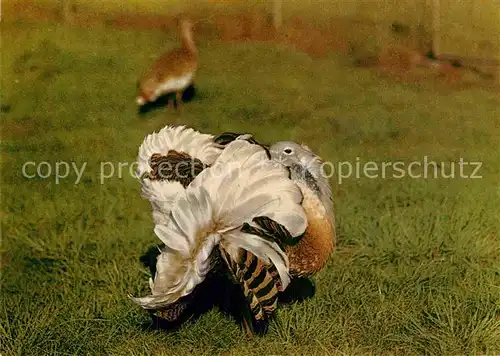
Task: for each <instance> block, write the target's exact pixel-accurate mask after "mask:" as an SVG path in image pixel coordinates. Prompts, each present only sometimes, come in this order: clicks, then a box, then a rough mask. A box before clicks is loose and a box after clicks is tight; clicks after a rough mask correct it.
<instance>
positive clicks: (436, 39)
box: [432, 0, 441, 58]
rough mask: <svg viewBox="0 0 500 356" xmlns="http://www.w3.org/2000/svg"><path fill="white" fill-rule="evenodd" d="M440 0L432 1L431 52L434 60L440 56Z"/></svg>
mask: <svg viewBox="0 0 500 356" xmlns="http://www.w3.org/2000/svg"><path fill="white" fill-rule="evenodd" d="M440 5H441V4H440V0H433V1H432V52H433V54H434V56H435V57H436V58H438V57H439V54H440V50H441V48H440V40H441V31H440V27H441V6H440Z"/></svg>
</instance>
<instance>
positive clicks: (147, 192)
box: [137, 126, 222, 223]
mask: <svg viewBox="0 0 500 356" xmlns="http://www.w3.org/2000/svg"><path fill="white" fill-rule="evenodd" d="M170 150H174V151H176V152H183V153H186V154H188V155H189V156H191V157H192V158H193V159H195V158H196V159H199V160H200V161H201V162H202V163H203V164H205V165H211V164H213V163H214V161H215V160H216V159H217V157H218V156H219V155H220V154H221V152H222V150H221V148H220V147H219V146H218V145H217V144H215V143H214V136H212V135H209V134H202V133H200V132H198V131H196V130H194V129H192V128H186V127H185V126H166V127H164V128H163V129H161V130H160V131H159V132H158V133H156V132H154V133H152V134H150V135H148V136H146V138H145V139H144V141H143V143H142V144H141V146H140V148H139V154H138V157H137V164H138V168H137V175H138V177H139V178H140V180H141V185H142V187H141V196H142V197H143V198H145V199H147V200H149V201H150V202H151V205H152V208H153V218H154V221H155V223H165V222H166V219H167V218H168V214H169V212H170V207H171V206H173V204H174V203H175V201H176V199H177V197H178V194H179V193H181V192H183V191H184V187H183V186H182V185H181V184H180V183H179V182H176V181H157V180H150V179H142V176H143V175H144V174H145V173H147V172H149V171H150V170H151V168H150V166H149V159H150V158H151V156H152V155H153V154H155V153H159V154H162V155H166V154H167V153H168V152H169V151H170Z"/></svg>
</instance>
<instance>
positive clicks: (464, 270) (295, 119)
mask: <svg viewBox="0 0 500 356" xmlns="http://www.w3.org/2000/svg"><path fill="white" fill-rule="evenodd" d="M174 36H175V35H174V34H172V33H161V32H134V31H131V30H130V31H129V30H121V31H117V30H115V31H113V30H109V29H104V28H103V29H100V28H89V29H83V28H76V27H73V28H71V27H63V26H57V25H48V24H41V23H40V24H37V25H33V24H26V23H22V22H18V23H9V22H7V23H6V22H3V23H2V40H3V41H2V64H1V71H2V91H1V95H2V103H1V104H2V107H1V109H2V113H1V115H2V143H1V145H2V163H1V166H2V170H1V175H2V205H1V218H2V244H1V270H0V271H1V298H0V321H1V322H0V353H1V354H2V355H66V354H68V355H87V354H88V355H151V354H154V355H159V354H163V355H216V354H224V355H329V354H401V355H408V354H436V355H457V354H490V355H493V354H498V353H500V287H499V286H500V257H499V256H500V236H499V231H500V226H499V225H500V181H499V178H500V141H499V137H500V109H499V96H498V93H494V92H492V91H488V90H486V89H481V88H475V87H473V86H471V87H470V88H469V89H464V86H462V87H461V89H453V88H451V87H450V86H448V85H445V84H440V83H438V82H436V81H428V82H421V83H405V82H401V81H395V80H392V79H387V78H382V77H380V76H378V75H377V74H376V73H375V72H373V71H370V70H364V69H356V68H353V67H352V66H351V65H350V62H349V60H348V59H347V58H342V57H338V56H335V55H333V54H332V55H331V56H329V57H326V58H320V59H312V58H310V57H308V56H307V55H306V54H303V53H300V52H296V51H294V50H293V49H291V48H288V47H281V46H280V47H278V46H275V45H270V44H251V43H245V44H243V43H240V44H237V43H233V44H229V43H220V42H217V41H208V40H202V39H200V40H199V51H200V63H201V67H200V70H199V74H198V79H197V82H196V85H197V90H198V92H197V96H196V98H195V100H193V101H192V102H190V103H187V104H185V106H184V107H183V109H182V112H181V113H176V112H168V110H167V109H166V108H165V109H159V110H156V111H153V112H150V113H148V114H146V115H143V116H139V115H138V114H137V108H136V106H135V103H134V97H135V90H136V81H137V79H138V77H139V75H140V74H141V73H142V72H143V71H144V70H145V69H146V68H147V66H148V65H149V64H150V63H152V61H153V60H154V59H155V58H156V56H157V55H159V54H160V53H161V52H162V51H163V50H164V49H166V48H169V47H170V46H172V45H174V44H176V42H175V37H174ZM167 124H185V125H187V126H190V127H193V128H196V129H198V130H201V131H203V132H207V133H213V134H217V133H220V132H222V131H241V132H251V133H253V134H254V135H255V137H256V138H257V139H258V140H260V141H262V142H273V141H277V140H285V139H286V140H294V141H298V142H302V143H305V144H307V145H308V146H309V147H311V148H312V149H313V150H315V151H316V152H318V153H319V154H320V155H321V156H322V157H323V158H324V159H325V160H326V161H328V162H330V163H331V165H330V166H333V167H335V168H336V171H335V174H333V176H332V179H331V181H332V184H333V187H334V201H335V209H336V221H337V228H338V246H337V250H336V252H335V253H334V254H333V255H332V257H331V259H330V261H329V263H328V265H327V267H326V268H325V269H324V270H322V271H321V272H320V273H318V274H317V275H316V276H314V280H315V281H316V286H317V293H316V296H315V297H314V298H313V299H310V300H307V301H304V302H301V303H295V304H292V305H285V306H282V307H280V308H279V310H278V312H277V317H276V319H275V320H274V321H273V322H272V323H271V326H270V331H269V333H268V334H267V335H266V336H264V337H257V338H254V339H251V340H249V339H247V338H246V337H245V335H244V334H243V332H242V331H241V330H240V329H239V327H238V325H236V324H235V323H234V322H233V320H231V319H230V318H229V317H226V316H224V315H223V314H221V313H220V312H219V311H218V310H216V309H214V310H212V311H210V312H208V313H207V314H205V315H203V316H202V317H201V318H200V319H199V320H197V321H196V322H193V323H187V324H185V325H184V326H183V327H182V328H181V329H180V330H179V331H177V332H172V333H167V332H165V331H155V330H152V329H149V328H148V327H147V325H148V322H149V320H150V318H149V316H148V314H147V313H146V312H144V311H143V310H141V309H140V308H139V307H137V306H136V305H135V304H133V303H132V302H131V300H130V299H129V298H128V297H127V294H129V293H131V294H133V295H137V296H138V295H144V294H146V293H147V292H148V283H147V279H148V277H149V272H148V270H147V269H146V268H144V267H143V266H142V265H141V263H140V261H139V257H140V256H141V255H142V254H143V253H144V252H146V250H147V249H148V248H149V247H151V246H154V245H155V244H156V243H158V242H159V240H158V239H157V238H156V237H155V235H154V234H153V224H152V217H151V214H150V205H149V203H148V202H147V201H145V200H143V199H142V198H141V197H140V196H139V190H140V189H139V182H138V181H137V180H136V179H135V178H134V177H133V176H132V175H131V174H130V170H129V167H130V165H131V164H132V163H133V162H134V161H135V159H136V155H137V151H138V147H139V145H140V144H141V142H142V140H143V139H144V137H145V135H147V134H148V133H150V132H153V131H154V130H159V129H160V128H162V127H163V126H164V125H167ZM425 157H427V158H426V159H427V161H434V162H436V167H437V168H438V170H439V172H438V173H439V176H438V177H437V178H434V176H433V174H434V166H432V165H430V166H429V167H428V172H427V173H428V176H427V178H425V177H423V173H424V169H423V167H421V166H420V167H419V166H418V163H420V164H423V163H424V159H425ZM461 159H462V162H464V163H469V164H463V165H462V167H463V168H462V172H460V166H459V163H460V160H461ZM370 161H371V162H373V163H370V164H369V165H368V166H369V167H372V168H371V169H370V168H369V169H368V170H367V171H366V172H364V171H363V167H365V164H366V163H367V162H370ZM26 162H34V163H33V164H31V165H28V166H24V167H25V168H26V171H25V172H26V175H24V176H23V170H22V169H23V165H24V164H25V163H26ZM41 162H47V163H42V165H41V168H40V173H41V175H42V176H47V175H48V173H49V170H48V169H49V167H50V169H51V172H50V173H52V175H50V176H48V177H47V178H42V177H40V176H37V175H36V168H37V167H38V165H39V164H40V163H41ZM58 162H59V163H58ZM61 162H66V163H67V164H68V166H69V167H70V170H69V173H68V174H67V176H66V177H65V178H60V179H59V181H56V180H55V177H54V173H55V169H56V166H57V167H58V169H59V173H60V174H62V175H65V174H64V173H65V172H66V170H65V168H66V165H65V164H64V163H61ZM384 162H385V163H386V169H385V174H384V175H385V177H382V170H381V167H382V163H384ZM394 162H401V163H400V164H399V167H400V168H403V169H407V168H408V167H409V166H410V164H411V163H412V162H417V164H414V165H413V166H411V167H413V169H412V171H411V172H410V173H412V174H413V177H410V176H409V175H408V171H407V172H406V174H405V176H404V177H401V175H402V174H401V172H399V171H396V170H393V169H391V167H393V166H391V165H389V164H394ZM471 162H481V163H482V165H481V166H480V167H479V166H478V167H479V169H478V170H477V171H476V172H474V171H475V170H476V168H475V167H476V166H477V164H473V163H471ZM349 164H350V165H351V167H352V168H353V172H352V174H351V176H350V177H345V176H347V175H348V174H347V173H348V167H349ZM357 164H358V167H360V170H359V172H358V174H356V165H357ZM452 165H454V166H455V168H454V169H455V172H454V176H455V177H454V178H444V177H441V170H444V173H445V174H446V175H450V173H451V166H452ZM75 167H76V169H77V170H78V171H79V172H82V173H81V175H79V174H77V173H76V172H75ZM119 167H121V170H119ZM373 167H377V168H375V169H374V168H373ZM338 168H341V169H342V174H343V175H344V178H343V179H339V174H338ZM112 169H113V170H114V171H112ZM330 173H331V172H330ZM472 173H474V176H475V177H478V176H480V177H481V178H476V179H472V178H465V176H471V175H472ZM419 174H420V175H422V176H421V177H420V178H419V177H418V175H419ZM28 175H29V176H30V177H31V178H30V177H28ZM374 175H378V177H373V176H374ZM33 176H34V177H33ZM369 176H371V177H372V178H370V177H369Z"/></svg>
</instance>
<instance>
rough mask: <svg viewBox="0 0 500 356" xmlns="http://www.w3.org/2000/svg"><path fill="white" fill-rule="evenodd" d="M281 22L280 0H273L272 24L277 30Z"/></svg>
mask: <svg viewBox="0 0 500 356" xmlns="http://www.w3.org/2000/svg"><path fill="white" fill-rule="evenodd" d="M282 23H283V13H282V0H274V1H273V25H274V28H275V29H276V30H277V29H279V28H280V27H281V24H282Z"/></svg>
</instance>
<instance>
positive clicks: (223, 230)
mask: <svg viewBox="0 0 500 356" xmlns="http://www.w3.org/2000/svg"><path fill="white" fill-rule="evenodd" d="M248 136H249V135H243V136H242V137H241V138H238V137H236V138H235V139H234V140H233V141H232V142H230V143H229V144H227V145H226V146H225V147H224V149H223V150H222V149H221V148H220V146H221V145H220V144H218V143H217V142H215V140H214V139H213V137H211V136H210V135H204V134H200V133H198V132H196V131H194V130H192V129H186V128H184V127H176V128H172V127H167V128H165V129H163V130H162V131H161V132H160V133H158V134H152V135H149V136H148V137H146V139H145V141H144V142H143V144H142V145H141V147H140V149H139V157H138V161H139V168H138V173H139V175H140V177H141V182H142V184H143V196H144V197H146V198H147V199H149V200H150V201H151V202H152V206H153V216H154V218H155V223H156V226H155V233H156V234H157V236H158V237H159V238H160V239H161V240H162V241H163V242H164V243H165V245H166V248H164V249H162V251H161V253H160V254H159V255H158V257H157V262H156V272H155V275H154V279H153V278H151V279H150V287H151V290H152V294H151V295H150V296H146V297H143V298H134V300H135V301H136V302H137V303H138V304H139V305H141V306H142V307H144V308H145V309H155V310H157V311H159V313H161V314H162V315H163V316H165V317H167V318H171V317H175V315H177V314H179V313H180V312H182V310H183V309H185V308H184V306H185V305H186V303H185V302H186V301H188V302H189V296H190V295H191V294H192V293H194V292H195V290H196V287H197V286H198V285H200V284H202V282H203V281H204V279H205V278H206V276H207V274H209V273H214V271H220V268H219V267H220V266H221V265H222V266H223V267H224V268H223V269H225V270H226V271H229V272H230V274H231V276H232V278H233V280H234V282H235V283H237V284H240V286H241V288H242V291H243V294H244V296H245V298H246V300H247V302H248V308H246V309H245V308H243V311H244V312H246V314H247V316H246V317H245V318H244V325H245V328H246V330H247V332H249V333H253V331H254V329H255V328H259V329H262V330H266V329H267V319H268V316H269V315H271V314H272V313H273V311H274V309H275V308H276V306H277V296H278V292H279V291H283V290H284V289H285V288H286V287H287V285H288V284H289V276H288V260H287V257H286V255H285V254H284V253H283V251H282V250H281V248H280V247H279V245H278V243H277V242H276V241H274V240H273V239H269V238H268V237H266V236H261V235H258V234H253V230H252V228H253V227H252V225H255V226H258V224H257V223H256V221H257V220H256V219H258V218H259V217H260V218H263V219H264V220H266V221H267V220H268V221H271V222H272V223H274V224H276V226H282V227H283V229H282V230H283V231H286V233H287V237H288V236H291V237H292V238H294V237H296V236H298V235H301V234H302V233H303V232H304V230H305V227H306V218H305V215H304V211H303V209H302V207H301V206H300V200H301V194H300V190H299V189H298V188H297V186H296V185H295V184H293V182H292V181H291V180H290V179H289V173H288V171H287V170H286V169H285V168H284V167H283V166H281V165H276V164H275V163H274V162H272V161H271V160H270V157H269V153H268V152H266V150H265V149H263V148H262V147H260V146H259V145H255V144H252V143H249V142H247V141H245V139H248ZM148 158H149V159H148ZM214 159H215V161H214ZM146 162H147V163H146ZM160 163H163V165H164V167H163V169H161V168H160V167H159V165H160ZM204 163H208V164H210V163H213V164H212V165H211V166H209V167H208V165H207V166H205V165H204ZM146 164H147V165H149V170H148V167H147V165H146ZM180 165H183V166H187V167H190V168H189V169H187V170H186V169H185V170H184V171H183V173H182V172H179V170H178V169H177V168H178V167H179V166H180ZM174 166H175V167H176V168H175V169H174V170H173V169H172V168H173V167H174ZM173 172H175V173H176V174H172V173H173ZM179 173H182V174H179ZM159 177H160V179H158V178H159ZM186 177H187V178H186ZM242 182H244V183H245V184H242ZM282 239H283V240H284V237H283V238H282ZM216 245H217V246H218V248H215V247H216ZM219 256H220V257H221V258H219ZM218 266H219V267H218ZM187 304H188V303H187Z"/></svg>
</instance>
